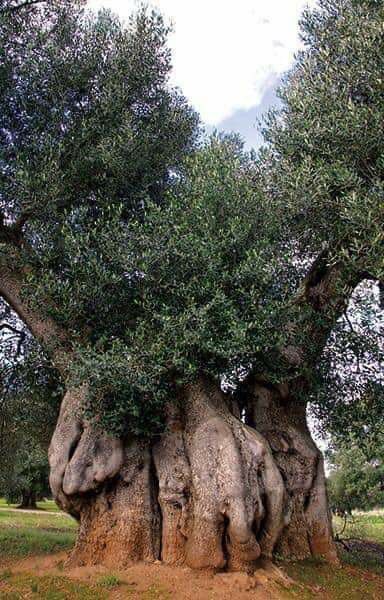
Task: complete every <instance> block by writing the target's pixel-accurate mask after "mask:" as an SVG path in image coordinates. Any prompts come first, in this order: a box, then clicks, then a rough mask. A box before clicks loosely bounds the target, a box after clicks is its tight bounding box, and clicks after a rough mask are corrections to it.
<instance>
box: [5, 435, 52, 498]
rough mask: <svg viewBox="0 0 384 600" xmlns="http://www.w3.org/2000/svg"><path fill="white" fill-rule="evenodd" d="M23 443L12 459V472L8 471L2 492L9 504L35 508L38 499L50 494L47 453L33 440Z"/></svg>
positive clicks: (26, 440) (27, 439)
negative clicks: (17, 503) (13, 503)
mask: <svg viewBox="0 0 384 600" xmlns="http://www.w3.org/2000/svg"><path fill="white" fill-rule="evenodd" d="M23 442H24V443H23V445H22V447H21V448H20V447H19V448H18V450H17V451H16V454H15V455H14V457H13V458H12V470H8V471H7V474H6V477H5V478H4V481H3V485H2V486H1V492H2V493H3V494H4V495H5V497H6V500H7V502H10V503H11V502H20V503H21V504H22V505H23V506H26V507H27V506H32V507H33V506H34V505H35V502H36V499H40V498H44V497H45V496H47V495H49V494H50V488H49V483H48V473H49V466H48V459H47V452H46V449H42V448H41V447H39V446H38V445H37V444H36V442H34V440H33V439H29V438H26V439H24V440H23ZM8 464H9V463H8Z"/></svg>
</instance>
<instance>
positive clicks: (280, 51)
mask: <svg viewBox="0 0 384 600" xmlns="http://www.w3.org/2000/svg"><path fill="white" fill-rule="evenodd" d="M315 3H316V0H236V1H233V0H152V2H150V5H153V6H156V7H157V8H159V9H160V11H161V12H162V13H163V15H164V16H165V17H166V19H167V21H168V22H172V24H173V27H174V33H173V34H172V35H171V38H170V45H171V47H172V50H173V65H174V71H173V76H172V77H173V83H175V84H176V85H178V86H179V87H180V88H181V89H182V90H183V93H184V94H185V95H186V96H187V97H188V98H189V100H190V102H191V103H192V105H193V106H194V107H195V108H196V109H197V110H198V111H199V113H200V115H201V118H202V120H203V121H204V122H205V123H206V124H207V125H208V126H211V127H217V128H219V129H225V130H228V131H229V130H237V131H240V133H241V134H242V135H243V136H244V137H245V139H246V141H247V143H248V145H257V144H258V142H259V138H258V134H257V130H256V128H255V122H256V120H257V118H258V117H259V115H260V113H261V112H264V110H265V109H267V108H268V107H269V106H270V105H271V104H273V103H275V101H276V99H275V96H274V89H275V87H276V85H277V83H278V81H279V77H280V76H281V74H282V73H284V72H285V71H286V70H287V69H289V67H290V65H291V64H292V61H293V56H294V53H295V52H296V51H297V49H298V48H299V37H298V20H299V18H300V14H301V12H302V10H303V8H304V7H305V6H306V5H310V6H314V5H315ZM139 4H140V2H138V1H137V0H89V6H90V7H91V8H95V9H98V8H100V7H102V6H105V7H108V8H110V9H112V10H113V11H114V12H116V13H118V14H119V15H120V16H121V17H122V18H123V19H125V18H127V17H128V16H129V14H130V13H131V12H132V10H134V9H135V7H137V6H138V5H139Z"/></svg>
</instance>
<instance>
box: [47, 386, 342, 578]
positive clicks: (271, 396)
mask: <svg viewBox="0 0 384 600" xmlns="http://www.w3.org/2000/svg"><path fill="white" fill-rule="evenodd" d="M81 394H82V390H80V391H77V392H68V393H67V396H66V398H65V401H64V403H63V407H62V411H61V414H60V417H59V421H58V425H57V428H56V432H55V434H54V437H53V440H52V444H51V448H50V462H51V485H52V489H53V492H54V494H55V497H56V498H57V500H58V502H59V503H60V504H61V505H62V506H63V508H65V509H66V510H68V511H69V512H71V513H72V514H74V515H76V516H77V517H78V518H79V520H80V533H79V537H78V540H77V543H76V546H75V549H74V551H73V553H72V556H71V561H72V562H75V563H78V564H79V563H80V564H82V563H97V562H103V563H106V564H108V563H113V564H114V565H116V564H119V565H120V566H124V565H127V564H129V563H130V562H132V561H137V560H148V561H153V560H162V561H164V562H166V563H168V564H172V565H188V566H190V567H192V568H207V569H229V570H248V571H249V570H253V569H254V568H255V567H256V566H257V561H258V559H262V558H265V559H270V558H271V557H272V555H273V553H274V552H278V553H279V555H283V556H286V557H289V558H305V557H308V556H311V555H322V556H324V557H325V558H327V559H329V560H332V559H335V558H336V554H335V550H334V546H333V541H332V534H331V527H330V521H329V515H328V509H327V500H326V491H325V481H324V471H323V463H322V458H321V455H320V453H319V451H318V449H317V448H316V446H315V444H314V442H313V441H312V439H311V436H310V434H309V432H308V429H307V426H306V420H305V406H304V404H303V403H302V402H301V403H300V402H297V401H295V399H294V398H292V397H290V396H289V395H288V396H287V395H286V394H285V397H284V396H283V395H282V394H281V392H280V391H279V390H277V389H274V388H271V387H266V386H263V385H261V384H257V383H255V384H253V385H252V386H250V388H249V392H248V396H247V406H246V410H245V414H244V415H243V418H242V419H241V418H240V414H239V411H238V407H237V406H236V404H235V403H234V402H233V401H232V400H231V398H230V397H229V396H226V395H224V394H223V393H222V392H221V391H220V390H219V389H218V387H217V386H216V385H215V384H214V383H212V382H210V381H208V380H206V379H201V380H200V381H199V382H198V383H196V384H195V385H193V386H190V387H189V388H188V389H186V390H184V391H183V393H181V394H180V396H179V397H178V398H175V399H174V401H173V402H170V403H169V406H168V408H167V428H166V431H165V432H164V434H163V435H162V436H161V437H160V439H158V440H156V441H155V442H149V441H148V442H138V441H135V440H133V439H131V440H130V439H126V440H115V439H112V438H110V437H108V436H106V435H104V434H98V433H96V432H95V431H93V430H92V428H91V426H90V425H89V424H87V423H84V422H83V421H82V418H81V416H80V413H79V411H78V405H79V400H80V399H81Z"/></svg>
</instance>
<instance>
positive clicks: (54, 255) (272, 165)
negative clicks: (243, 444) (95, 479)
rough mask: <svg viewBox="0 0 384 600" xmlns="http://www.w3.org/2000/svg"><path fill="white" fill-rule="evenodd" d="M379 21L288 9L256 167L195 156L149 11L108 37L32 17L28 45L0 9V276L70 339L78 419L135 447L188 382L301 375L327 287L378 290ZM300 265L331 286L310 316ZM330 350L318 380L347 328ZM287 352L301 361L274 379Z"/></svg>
mask: <svg viewBox="0 0 384 600" xmlns="http://www.w3.org/2000/svg"><path fill="white" fill-rule="evenodd" d="M31 10H32V9H31ZM46 11H48V12H46ZM383 11H384V8H383V6H382V5H381V4H380V3H373V2H364V1H360V2H356V1H352V0H334V1H332V2H329V1H328V0H321V1H320V8H319V9H316V10H314V11H307V12H306V13H305V15H304V18H303V20H302V36H303V40H304V42H305V49H304V51H303V52H302V53H301V54H300V55H299V57H298V60H297V62H296V65H295V67H294V69H293V70H292V72H291V73H290V74H289V75H288V76H287V79H286V82H285V84H284V85H283V87H282V89H281V91H280V95H281V100H282V108H281V110H280V111H279V112H278V113H276V114H270V115H269V116H268V117H267V119H266V124H265V137H266V142H267V143H266V146H265V147H264V148H263V149H262V150H261V152H260V153H259V155H255V154H254V153H251V154H248V153H246V152H245V151H244V149H243V148H242V145H241V143H240V142H239V140H238V139H237V138H236V137H233V136H229V137H221V136H213V137H212V138H210V139H209V140H201V143H200V144H199V143H198V139H197V134H198V129H197V118H196V115H195V114H194V112H193V111H192V110H191V109H190V108H189V107H188V106H187V104H186V101H185V99H184V98H183V97H182V96H181V95H180V94H179V92H177V91H175V90H173V89H172V88H170V87H169V84H168V76H169V71H170V66H171V64H170V56H169V50H168V48H167V45H166V37H167V33H168V31H167V28H166V27H165V25H164V23H163V20H162V18H161V17H160V16H159V15H158V14H157V13H153V12H152V13H151V12H148V11H146V10H144V9H143V10H140V11H139V12H138V13H137V14H136V16H134V17H133V18H132V19H131V21H130V23H129V25H128V27H126V28H125V27H124V26H123V25H122V24H121V23H120V22H119V21H118V20H117V19H116V18H115V17H113V16H112V15H111V14H110V13H108V12H105V11H104V12H101V13H100V14H99V15H98V16H97V17H94V16H91V15H89V14H87V13H85V12H84V11H83V9H82V6H81V4H77V3H75V2H74V3H67V2H59V1H58V2H56V3H54V4H53V5H49V6H48V5H47V6H45V3H43V6H42V7H40V8H39V9H38V10H36V11H32V13H33V14H32V25H33V27H32V32H31V27H30V22H27V20H26V17H25V14H24V16H23V11H19V12H18V13H16V15H13V16H10V15H9V12H8V13H4V14H3V15H1V13H0V29H1V32H0V33H1V34H2V39H3V40H4V43H3V45H2V48H1V53H0V115H1V117H0V119H1V122H0V132H1V133H0V135H1V136H2V138H1V143H0V152H1V156H0V160H1V164H2V178H1V189H0V209H2V211H3V212H4V214H6V215H7V218H8V220H9V221H10V222H11V223H12V224H13V227H14V229H13V230H12V232H13V235H14V236H15V239H16V246H17V242H19V241H20V240H19V238H18V237H17V235H19V234H20V231H21V230H22V231H23V232H24V234H25V236H26V238H27V241H28V244H24V245H23V246H22V247H21V249H20V250H17V251H16V250H15V252H14V255H15V256H11V257H10V255H9V251H8V253H7V254H6V257H7V264H9V262H10V260H11V259H14V261H15V262H16V264H19V265H20V266H22V267H23V271H24V272H26V271H27V272H28V273H29V275H28V285H27V286H26V287H25V290H24V293H25V295H24V300H25V302H27V303H29V304H30V305H32V306H33V308H34V309H35V310H37V311H39V313H40V314H45V315H49V316H51V317H53V318H54V320H55V321H56V322H58V323H59V324H60V325H62V326H63V327H64V328H65V329H66V330H67V331H68V333H69V334H70V338H71V340H72V341H74V345H75V360H73V364H72V365H71V366H70V368H69V374H68V382H67V384H68V385H79V384H82V383H86V384H87V389H88V399H87V403H86V406H85V411H86V416H87V417H90V418H92V417H95V418H96V421H97V422H98V423H99V425H100V426H102V427H104V428H106V429H108V430H109V431H113V432H114V433H117V434H119V435H122V434H131V433H134V434H139V435H147V434H153V433H157V432H158V431H159V429H160V428H161V425H162V407H163V405H164V402H165V399H166V398H169V397H175V396H176V395H177V389H178V388H179V387H180V386H182V385H183V384H185V383H186V382H189V381H192V380H194V379H195V378H196V377H198V376H199V375H201V374H208V375H210V376H213V377H215V378H216V379H217V380H220V379H221V380H222V379H223V377H225V378H226V380H227V381H230V382H231V383H232V384H233V385H236V384H237V383H238V382H239V380H240V379H241V378H242V377H243V376H244V374H246V373H249V372H250V371H252V372H254V373H256V374H259V375H262V376H263V377H267V378H268V380H269V381H271V382H278V381H281V380H286V379H287V378H296V377H298V376H302V375H304V376H305V377H309V376H310V374H311V373H310V369H311V368H312V366H313V364H314V362H315V361H316V360H318V354H319V352H320V351H319V347H320V349H321V348H322V346H323V345H324V343H325V339H326V338H327V337H328V335H329V331H330V329H332V327H333V326H334V325H335V321H336V317H334V315H335V314H338V313H337V311H338V310H340V307H339V300H338V298H340V297H345V296H347V295H348V294H347V292H346V291H345V290H344V287H345V288H347V289H348V290H349V289H350V288H353V287H354V286H355V285H356V284H357V283H358V282H359V281H361V280H362V279H364V278H371V279H383V278H384V270H383V260H382V247H383V241H384V238H383V228H382V223H383V217H384V213H383V208H384V203H383V196H384V194H383V192H384V189H383V169H384V155H383V149H382V136H381V123H382V122H383V119H384V114H383V110H384V109H383V107H384V102H383V100H384V98H383V94H384V91H383V80H382V70H383V69H382V67H383V64H382V56H383V54H384V53H383V50H384V48H383V36H382V22H383V17H384V12H383ZM30 13H31V11H28V19H30V17H31V14H30ZM48 14H49V18H47V15H48ZM4 15H5V16H4ZM20 42H23V43H20ZM20 227H21V229H20ZM4 247H5V244H3V245H0V256H1V251H2V248H4ZM319 256H320V257H322V260H323V262H322V264H321V268H322V269H323V270H324V269H325V268H327V267H329V266H330V265H333V266H335V267H337V268H338V269H339V270H340V271H342V272H343V278H341V280H340V282H339V283H338V284H335V290H333V292H334V296H335V298H336V300H334V299H332V301H330V302H329V307H328V310H324V311H322V313H321V314H320V312H319V311H317V310H316V307H315V306H313V305H312V304H311V303H310V302H304V303H303V302H301V303H300V302H298V301H295V300H294V299H295V298H296V299H297V298H298V296H300V294H301V293H302V290H301V289H300V283H301V282H302V279H303V276H304V275H305V273H306V272H307V271H308V268H309V266H310V265H311V264H313V262H314V260H315V259H316V258H318V257H319ZM323 321H324V323H323ZM293 324H294V325H293ZM315 325H316V326H317V329H318V330H319V331H320V334H319V336H317V337H318V338H319V339H317V338H316V339H314V336H313V335H312V333H311V332H312V331H313V330H314V326H315ZM322 336H323V338H324V339H322ZM335 336H336V337H335V340H333V343H332V344H331V346H329V348H330V351H329V357H326V358H327V359H328V358H329V360H328V365H334V364H335V360H334V357H335V352H336V348H339V349H340V348H342V347H344V349H345V348H346V349H347V350H348V353H349V352H350V353H352V354H353V353H356V348H357V344H355V342H354V335H353V333H351V332H350V333H349V335H348V336H346V332H345V329H342V328H338V327H336V330H335ZM360 337H361V336H360ZM345 339H348V345H345ZM341 341H342V343H341ZM295 346H300V348H302V349H303V352H302V354H304V355H305V359H304V360H299V361H297V367H296V366H295V365H293V366H292V364H291V365H288V366H287V361H285V360H284V359H283V357H282V352H281V350H282V349H287V347H291V348H295ZM348 353H347V352H346V353H345V354H348ZM323 364H325V362H324V363H323ZM320 375H322V373H320ZM323 379H324V377H323ZM365 383H366V382H365V381H364V385H365ZM357 385H358V386H360V387H361V385H362V382H361V381H358V384H357Z"/></svg>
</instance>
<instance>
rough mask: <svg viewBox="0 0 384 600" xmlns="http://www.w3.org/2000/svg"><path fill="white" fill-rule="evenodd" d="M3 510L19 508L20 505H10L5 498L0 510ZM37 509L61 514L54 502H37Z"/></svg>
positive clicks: (2, 499)
mask: <svg viewBox="0 0 384 600" xmlns="http://www.w3.org/2000/svg"><path fill="white" fill-rule="evenodd" d="M2 508H18V504H8V503H7V501H6V500H5V498H0V509H2ZM37 508H38V510H44V511H47V512H57V513H58V512H60V508H59V507H58V506H57V504H56V502H55V501H54V500H42V501H41V502H37Z"/></svg>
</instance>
